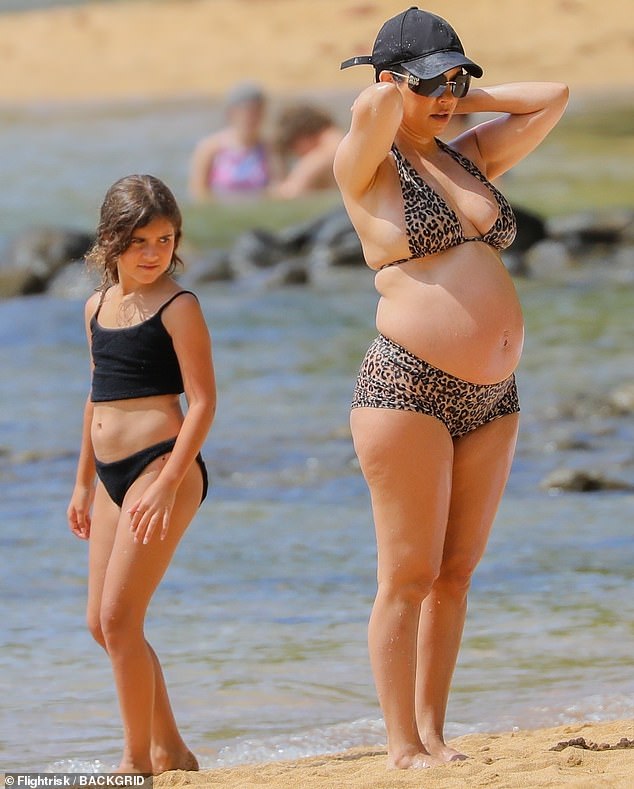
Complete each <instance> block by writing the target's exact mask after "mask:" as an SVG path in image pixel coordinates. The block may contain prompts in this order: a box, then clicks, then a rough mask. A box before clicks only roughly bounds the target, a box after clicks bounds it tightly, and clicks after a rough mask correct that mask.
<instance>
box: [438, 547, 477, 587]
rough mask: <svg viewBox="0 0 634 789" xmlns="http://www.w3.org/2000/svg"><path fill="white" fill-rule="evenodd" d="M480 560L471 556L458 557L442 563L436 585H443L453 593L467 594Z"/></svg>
mask: <svg viewBox="0 0 634 789" xmlns="http://www.w3.org/2000/svg"><path fill="white" fill-rule="evenodd" d="M477 566H478V562H477V561H476V560H475V559H474V558H473V557H471V556H461V557H456V558H453V559H450V560H447V561H444V562H443V563H442V565H441V568H440V572H439V573H438V578H437V579H436V586H439V585H440V586H442V587H443V588H444V589H446V590H447V591H449V592H450V593H451V594H454V595H456V596H466V594H467V593H468V591H469V588H470V586H471V579H472V578H473V574H474V572H475V569H476V567H477Z"/></svg>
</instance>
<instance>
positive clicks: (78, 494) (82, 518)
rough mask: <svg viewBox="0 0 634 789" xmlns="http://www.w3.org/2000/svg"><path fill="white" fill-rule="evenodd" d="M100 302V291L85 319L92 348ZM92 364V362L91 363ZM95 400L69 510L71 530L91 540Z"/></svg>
mask: <svg viewBox="0 0 634 789" xmlns="http://www.w3.org/2000/svg"><path fill="white" fill-rule="evenodd" d="M98 304H99V295H98V294H95V295H94V296H91V297H90V298H89V299H88V301H87V302H86V308H85V312H84V319H85V323H86V336H87V338H88V347H89V348H90V319H91V318H92V316H93V314H94V313H95V310H96V309H97V306H98ZM91 366H92V365H91ZM93 408H94V407H93V404H92V401H91V399H90V396H88V397H87V398H86V404H85V406H84V418H83V423H82V433H81V446H80V449H79V460H78V462H77V473H76V475H75V487H74V488H73V493H72V496H71V499H70V503H69V505H68V509H67V511H66V516H67V518H68V525H69V526H70V528H71V531H72V532H73V533H74V534H75V535H76V536H77V537H79V538H80V539H82V540H87V539H88V537H89V536H90V508H91V507H92V502H93V499H94V496H95V455H94V451H93V447H92V439H91V437H90V431H91V427H92V416H93Z"/></svg>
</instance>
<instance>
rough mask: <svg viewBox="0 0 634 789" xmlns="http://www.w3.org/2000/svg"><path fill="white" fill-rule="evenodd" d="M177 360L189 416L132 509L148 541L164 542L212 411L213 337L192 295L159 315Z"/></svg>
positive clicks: (135, 525)
mask: <svg viewBox="0 0 634 789" xmlns="http://www.w3.org/2000/svg"><path fill="white" fill-rule="evenodd" d="M162 319H163V323H164V325H165V328H166V329H167V331H168V332H169V334H170V335H171V337H172V342H173V344H174V350H175V351H176V356H177V357H178V362H179V365H180V369H181V373H182V376H183V383H184V387H185V396H186V398H187V405H188V408H187V413H186V414H185V418H184V420H183V424H182V426H181V429H180V431H179V433H178V437H177V439H176V444H175V445H174V449H173V450H172V452H171V454H170V456H169V459H168V460H167V462H166V463H165V465H164V466H163V468H162V469H161V473H160V474H159V476H158V478H157V479H156V481H155V482H154V483H153V484H152V485H150V486H149V487H148V488H147V490H146V491H145V493H144V494H143V496H142V497H141V499H140V500H139V501H138V502H136V504H134V506H133V507H131V508H130V513H131V514H132V516H133V517H132V521H131V523H130V529H131V530H132V532H133V533H134V534H135V538H136V539H138V540H143V542H147V541H148V540H149V539H150V538H151V537H152V535H153V533H154V532H155V531H156V530H157V529H158V530H159V531H160V537H161V539H164V538H165V535H166V534H167V529H168V526H169V516H170V512H171V507H172V506H173V502H174V498H175V496H176V491H177V490H178V487H179V485H180V484H181V482H182V481H183V478H184V477H185V474H186V473H187V471H188V469H189V467H190V466H191V465H192V463H193V462H194V461H195V459H196V456H197V455H198V453H199V452H200V450H201V447H202V445H203V442H204V441H205V437H206V436H207V433H208V432H209V428H210V427H211V424H212V422H213V419H214V415H215V412H216V382H215V375H214V367H213V361H212V354H211V338H210V336H209V331H208V329H207V324H206V323H205V318H204V316H203V313H202V310H201V308H200V305H199V303H198V300H197V299H196V298H195V297H194V296H193V295H192V296H190V295H184V296H181V297H180V298H178V299H176V300H175V301H174V302H173V303H172V304H170V306H169V307H168V309H166V310H165V312H164V313H163V315H162Z"/></svg>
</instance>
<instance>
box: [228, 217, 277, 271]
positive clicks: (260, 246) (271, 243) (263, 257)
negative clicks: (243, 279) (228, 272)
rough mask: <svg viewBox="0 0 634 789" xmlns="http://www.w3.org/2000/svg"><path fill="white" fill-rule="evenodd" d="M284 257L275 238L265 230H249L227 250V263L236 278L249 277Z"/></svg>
mask: <svg viewBox="0 0 634 789" xmlns="http://www.w3.org/2000/svg"><path fill="white" fill-rule="evenodd" d="M285 255H286V248H285V246H284V244H283V243H282V242H281V241H280V240H279V238H278V237H277V236H275V235H274V234H273V233H270V232H268V231H267V230H259V229H254V230H249V231H247V232H246V233H242V234H241V235H239V236H238V238H237V239H236V240H235V242H234V244H233V246H232V247H231V249H230V250H229V253H228V256H229V263H230V264H231V268H232V270H233V272H234V273H235V274H237V275H238V276H249V275H251V274H253V273H254V271H256V270H257V269H262V268H271V266H274V265H275V264H276V263H279V262H280V261H281V260H283V258H284V257H285Z"/></svg>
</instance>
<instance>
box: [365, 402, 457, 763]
mask: <svg viewBox="0 0 634 789" xmlns="http://www.w3.org/2000/svg"><path fill="white" fill-rule="evenodd" d="M351 427H352V433H353V438H354V444H355V449H356V452H357V455H358V457H359V461H360V464H361V469H362V471H363V474H364V476H365V478H366V481H367V483H368V486H369V488H370V494H371V497H372V509H373V513H374V521H375V526H376V537H377V546H378V592H377V596H376V600H375V603H374V608H373V610H372V615H371V617H370V625H369V646H370V659H371V663H372V669H373V672H374V678H375V682H376V688H377V693H378V697H379V702H380V704H381V709H382V711H383V717H384V719H385V725H386V728H387V736H388V762H389V765H390V766H392V767H398V768H407V767H429V766H432V765H433V764H437V763H438V760H436V759H433V758H432V757H430V756H429V755H428V753H427V751H426V750H425V748H424V746H423V743H422V742H421V740H420V736H419V733H418V729H417V724H416V712H415V684H416V643H417V633H418V620H419V615H420V607H421V603H422V601H423V600H424V599H425V597H427V595H428V594H429V591H430V589H431V587H432V584H433V582H434V580H435V578H436V576H437V574H438V571H439V569H440V563H441V558H442V548H443V543H444V539H445V529H446V525H447V516H448V510H449V498H450V493H451V469H452V462H453V442H452V440H451V438H450V436H449V433H448V432H447V430H446V428H445V426H444V425H443V424H442V423H441V422H439V421H438V420H436V419H434V418H433V417H429V416H425V415H422V414H416V413H413V412H410V411H395V410H390V409H374V408H358V409H353V411H352V415H351Z"/></svg>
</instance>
